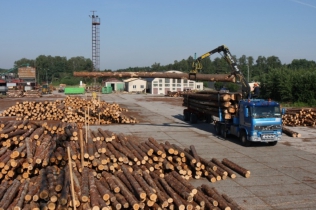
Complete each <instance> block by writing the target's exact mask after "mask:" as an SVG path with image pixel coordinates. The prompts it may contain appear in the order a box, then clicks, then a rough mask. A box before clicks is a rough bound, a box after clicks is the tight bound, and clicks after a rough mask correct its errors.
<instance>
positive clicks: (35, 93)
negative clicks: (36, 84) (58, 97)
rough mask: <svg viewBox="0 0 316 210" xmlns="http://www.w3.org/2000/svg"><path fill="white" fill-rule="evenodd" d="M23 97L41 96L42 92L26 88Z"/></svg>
mask: <svg viewBox="0 0 316 210" xmlns="http://www.w3.org/2000/svg"><path fill="white" fill-rule="evenodd" d="M23 96H24V97H29V98H35V97H37V98H39V97H42V93H41V91H39V90H27V91H25V92H24V93H23Z"/></svg>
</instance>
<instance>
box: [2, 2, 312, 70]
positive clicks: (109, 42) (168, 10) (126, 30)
mask: <svg viewBox="0 0 316 210" xmlns="http://www.w3.org/2000/svg"><path fill="white" fill-rule="evenodd" d="M91 11H96V12H95V15H98V16H99V17H100V19H101V25H100V69H101V70H104V69H111V70H117V69H125V68H129V67H145V66H151V65H152V64H154V63H155V62H156V63H160V64H161V65H167V64H172V63H174V61H176V60H177V61H181V60H182V59H187V58H188V57H189V56H192V57H194V56H195V55H196V56H197V57H198V56H200V55H202V54H204V53H206V52H208V51H210V50H213V49H215V48H216V47H218V46H220V45H223V44H224V45H226V46H227V47H228V48H229V49H230V52H231V53H232V54H233V55H235V56H237V58H239V57H241V56H242V55H246V56H252V57H254V59H255V60H256V59H257V58H258V56H265V57H269V56H277V57H278V58H279V59H280V60H281V62H282V63H283V64H289V63H291V62H292V60H293V59H307V60H314V61H315V60H316V41H315V39H316V1H315V0H225V1H223V0H194V1H193V0H112V1H109V0H89V1H87V0H66V1H65V0H50V1H49V0H47V1H44V0H28V1H25V0H24V1H23V0H19V1H18V0H0V68H5V69H10V68H12V67H13V66H14V62H15V61H17V60H20V59H22V58H27V59H36V58H37V57H38V56H39V55H46V56H49V55H51V56H62V57H66V58H67V59H70V58H72V57H77V56H83V57H85V58H90V59H92V20H91V18H90V17H89V15H92V12H91ZM216 56H217V55H214V56H212V57H211V59H214V58H215V57H216Z"/></svg>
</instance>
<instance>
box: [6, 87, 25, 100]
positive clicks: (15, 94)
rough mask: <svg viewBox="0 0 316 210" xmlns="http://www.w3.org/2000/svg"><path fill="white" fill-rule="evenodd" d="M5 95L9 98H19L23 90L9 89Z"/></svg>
mask: <svg viewBox="0 0 316 210" xmlns="http://www.w3.org/2000/svg"><path fill="white" fill-rule="evenodd" d="M7 96H8V97H10V98H21V97H23V91H22V90H14V89H9V90H8V91H7Z"/></svg>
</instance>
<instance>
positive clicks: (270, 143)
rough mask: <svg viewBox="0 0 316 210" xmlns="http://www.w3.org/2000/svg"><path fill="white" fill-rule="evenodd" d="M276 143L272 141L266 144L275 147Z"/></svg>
mask: <svg viewBox="0 0 316 210" xmlns="http://www.w3.org/2000/svg"><path fill="white" fill-rule="evenodd" d="M277 143H278V142H277V141H272V142H268V145H269V146H275V145H276V144H277Z"/></svg>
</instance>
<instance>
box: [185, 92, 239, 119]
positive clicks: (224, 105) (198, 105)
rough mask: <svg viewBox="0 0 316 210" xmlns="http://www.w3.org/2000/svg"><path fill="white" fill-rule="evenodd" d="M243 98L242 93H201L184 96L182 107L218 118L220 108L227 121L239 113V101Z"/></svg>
mask: <svg viewBox="0 0 316 210" xmlns="http://www.w3.org/2000/svg"><path fill="white" fill-rule="evenodd" d="M241 97H242V96H241V93H230V92H221V91H199V92H196V93H188V94H183V104H182V105H183V106H185V107H189V108H192V109H195V110H198V111H200V112H202V113H205V114H209V115H214V116H217V117H218V115H219V111H218V109H219V107H220V108H221V110H222V116H223V117H224V118H225V119H231V118H232V116H234V115H235V114H236V113H237V111H238V110H237V109H238V101H239V100H240V99H241Z"/></svg>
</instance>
